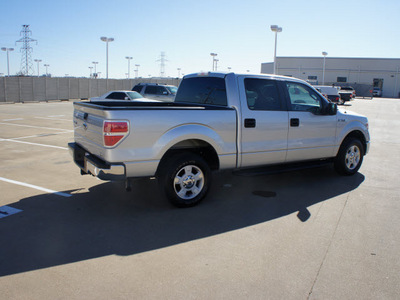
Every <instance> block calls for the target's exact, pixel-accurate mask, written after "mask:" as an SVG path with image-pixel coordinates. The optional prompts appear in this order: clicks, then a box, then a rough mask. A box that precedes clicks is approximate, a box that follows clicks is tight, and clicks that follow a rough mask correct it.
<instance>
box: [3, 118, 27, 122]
mask: <svg viewBox="0 0 400 300" xmlns="http://www.w3.org/2000/svg"><path fill="white" fill-rule="evenodd" d="M21 120H23V119H22V118H18V119H6V120H3V122H8V121H21Z"/></svg>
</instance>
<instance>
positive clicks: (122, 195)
mask: <svg viewBox="0 0 400 300" xmlns="http://www.w3.org/2000/svg"><path fill="white" fill-rule="evenodd" d="M214 179H215V180H214V184H213V187H212V189H211V191H210V194H209V196H208V198H207V199H205V200H204V201H203V202H202V203H201V204H200V205H198V206H196V207H193V208H189V209H177V208H174V207H172V206H171V205H170V204H168V202H166V201H165V199H164V198H163V197H162V196H161V195H160V193H159V192H158V189H157V182H156V181H155V180H138V181H136V182H134V183H133V191H132V192H129V193H128V192H125V190H124V189H123V186H122V184H120V183H113V182H110V183H102V184H99V185H97V186H93V187H92V188H90V190H89V191H87V190H81V191H79V190H78V191H65V192H67V193H72V194H73V196H72V197H69V198H64V197H60V196H58V195H55V194H44V195H38V196H34V197H29V198H25V199H22V200H20V201H18V202H15V203H12V204H10V205H9V206H11V207H14V208H18V209H21V210H23V212H21V213H18V214H15V215H12V216H9V217H6V218H3V219H1V220H0V235H1V237H2V247H0V276H6V275H11V274H17V273H21V272H27V271H32V270H38V269H43V268H48V267H53V266H59V265H63V264H69V263H73V262H79V261H83V260H87V259H93V258H98V257H103V256H107V255H134V254H138V253H142V252H145V251H151V250H155V249H160V248H164V247H168V246H172V245H177V244H180V243H185V242H190V241H193V240H197V239H202V238H207V237H210V236H214V235H217V234H221V233H225V232H229V231H232V230H239V229H242V228H245V227H247V226H252V225H256V224H260V223H263V222H268V221H270V220H273V219H276V218H280V217H283V216H287V215H290V214H292V213H296V216H297V218H298V219H299V220H300V221H301V222H306V221H307V220H308V219H309V218H311V217H312V216H311V214H310V212H309V211H308V209H307V208H308V207H310V206H312V205H314V204H317V203H319V202H321V201H326V200H329V199H331V198H333V197H336V196H338V195H341V194H344V193H347V192H350V191H352V190H354V189H356V188H357V187H358V186H359V185H360V184H361V183H362V182H363V181H364V176H363V175H362V174H360V173H358V174H356V175H355V176H352V177H339V176H337V175H336V174H335V173H334V172H333V171H332V169H331V168H326V167H325V168H320V169H317V170H303V171H296V172H291V173H284V174H276V175H268V176H267V175H265V176H256V177H240V176H234V175H232V174H231V173H229V172H221V173H220V174H217V175H215V176H214Z"/></svg>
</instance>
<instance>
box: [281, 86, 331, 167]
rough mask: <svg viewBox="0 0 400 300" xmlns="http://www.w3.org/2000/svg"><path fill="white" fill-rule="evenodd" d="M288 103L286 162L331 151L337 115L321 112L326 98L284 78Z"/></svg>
mask: <svg viewBox="0 0 400 300" xmlns="http://www.w3.org/2000/svg"><path fill="white" fill-rule="evenodd" d="M285 87H286V92H287V93H286V97H287V98H288V106H289V134H288V152H287V158H286V161H287V162H293V161H302V160H307V159H319V158H328V157H332V156H333V155H334V144H335V137H336V124H337V116H336V115H333V116H332V115H326V114H324V113H323V111H324V107H325V106H326V105H327V100H325V99H324V98H322V97H321V96H320V95H319V94H318V93H317V92H315V91H314V90H313V89H312V88H310V87H309V86H307V85H305V84H302V83H299V82H289V81H288V82H286V84H285Z"/></svg>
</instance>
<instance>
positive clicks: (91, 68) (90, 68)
mask: <svg viewBox="0 0 400 300" xmlns="http://www.w3.org/2000/svg"><path fill="white" fill-rule="evenodd" d="M88 68H89V70H90V75H89V78H92V75H93V73H92V70H93V67H88Z"/></svg>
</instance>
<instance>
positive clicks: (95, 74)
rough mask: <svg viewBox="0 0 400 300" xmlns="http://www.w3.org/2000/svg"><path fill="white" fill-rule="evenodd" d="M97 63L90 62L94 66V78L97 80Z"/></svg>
mask: <svg viewBox="0 0 400 300" xmlns="http://www.w3.org/2000/svg"><path fill="white" fill-rule="evenodd" d="M98 63H99V62H98V61H92V64H94V77H95V78H97V70H96V65H97V64H98Z"/></svg>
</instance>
